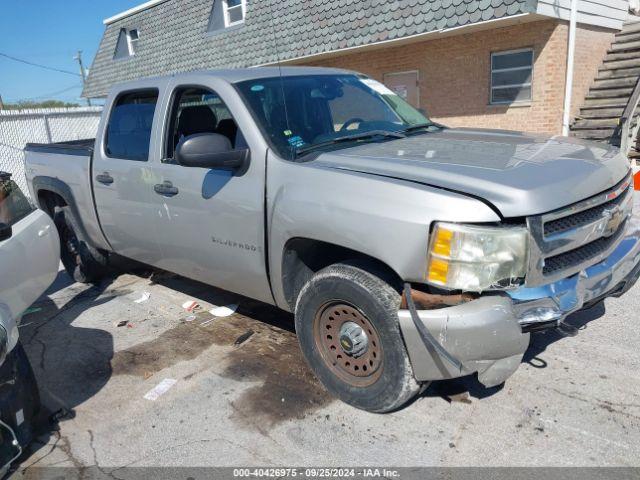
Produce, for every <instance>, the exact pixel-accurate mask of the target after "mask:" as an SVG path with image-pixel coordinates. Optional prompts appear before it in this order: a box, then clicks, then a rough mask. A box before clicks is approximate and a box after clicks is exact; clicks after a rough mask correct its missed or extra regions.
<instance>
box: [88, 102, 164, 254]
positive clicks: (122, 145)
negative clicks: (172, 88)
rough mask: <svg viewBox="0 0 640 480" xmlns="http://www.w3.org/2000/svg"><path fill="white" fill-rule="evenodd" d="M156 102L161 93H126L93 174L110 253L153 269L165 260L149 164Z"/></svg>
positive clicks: (111, 116) (96, 157)
mask: <svg viewBox="0 0 640 480" xmlns="http://www.w3.org/2000/svg"><path fill="white" fill-rule="evenodd" d="M157 101H158V90H157V89H146V90H139V91H133V92H126V93H123V94H121V95H120V96H119V97H118V98H116V99H115V100H114V102H113V108H112V109H111V112H110V114H109V120H108V124H107V125H106V127H105V128H104V129H103V132H104V133H103V135H102V137H100V138H99V139H98V142H96V143H97V144H98V145H101V147H99V148H97V149H96V151H95V152H94V154H93V155H94V159H93V170H92V176H93V179H92V181H93V188H94V192H95V197H96V207H97V211H98V217H99V219H100V224H101V226H102V229H103V231H104V233H105V236H106V237H107V240H109V243H110V244H111V247H112V248H113V250H114V251H115V252H116V253H118V254H120V255H123V256H125V257H128V258H132V259H134V260H138V261H140V262H143V263H147V264H149V265H157V264H158V261H159V257H160V251H159V248H158V245H157V243H156V242H155V238H156V235H155V232H154V230H153V229H154V227H155V222H154V220H155V219H154V215H157V213H156V211H155V203H154V198H153V194H152V192H153V179H152V169H151V165H150V163H149V150H150V144H151V139H152V135H151V133H152V129H153V122H154V115H155V111H156V104H157Z"/></svg>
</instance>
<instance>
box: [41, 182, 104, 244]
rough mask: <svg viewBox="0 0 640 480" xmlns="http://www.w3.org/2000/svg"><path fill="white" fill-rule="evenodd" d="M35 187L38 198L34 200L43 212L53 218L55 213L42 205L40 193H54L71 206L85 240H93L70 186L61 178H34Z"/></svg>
mask: <svg viewBox="0 0 640 480" xmlns="http://www.w3.org/2000/svg"><path fill="white" fill-rule="evenodd" d="M31 183H32V185H33V191H34V193H35V196H36V198H35V199H34V200H35V201H36V202H37V203H38V206H39V207H40V209H41V210H43V211H45V212H47V213H48V214H49V215H51V216H52V217H53V211H51V212H49V211H48V210H47V205H41V204H40V192H52V193H55V194H56V195H58V196H59V197H60V198H62V199H63V200H64V202H65V203H66V204H67V205H68V206H69V208H70V209H71V212H72V213H73V215H74V216H75V218H76V220H77V225H78V228H79V229H80V230H81V232H80V233H81V234H82V236H83V237H84V238H91V237H90V236H89V234H88V233H87V229H86V227H85V225H84V221H83V219H82V215H80V211H79V210H78V205H77V203H76V200H75V198H74V196H73V192H72V191H71V188H69V185H67V184H66V183H64V182H63V181H62V180H60V179H59V178H54V177H48V176H37V177H33V180H32V181H31Z"/></svg>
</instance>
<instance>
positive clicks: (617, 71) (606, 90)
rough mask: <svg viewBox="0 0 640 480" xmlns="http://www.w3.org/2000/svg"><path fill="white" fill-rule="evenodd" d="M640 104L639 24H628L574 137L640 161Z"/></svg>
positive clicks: (577, 122)
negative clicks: (613, 147)
mask: <svg viewBox="0 0 640 480" xmlns="http://www.w3.org/2000/svg"><path fill="white" fill-rule="evenodd" d="M639 102H640V22H629V23H625V25H624V26H623V28H622V31H621V32H620V33H618V34H617V35H616V37H615V41H614V43H613V44H612V45H611V47H610V49H609V50H608V52H607V56H606V57H605V59H604V62H603V64H602V66H601V67H600V69H599V71H598V76H597V77H596V80H595V82H594V83H593V85H592V86H591V89H590V90H589V93H588V95H587V97H586V99H585V102H584V104H583V106H582V108H581V109H580V114H579V115H578V117H577V118H576V120H575V122H574V123H573V125H572V126H571V134H572V135H573V136H576V137H579V138H585V139H589V140H597V141H601V142H607V143H611V144H613V145H616V146H619V147H621V148H622V149H623V150H625V151H626V152H627V153H628V155H629V157H631V158H640V145H639V144H638V128H639V127H640V122H639V121H638V117H639V116H640V110H639V109H638V103H639Z"/></svg>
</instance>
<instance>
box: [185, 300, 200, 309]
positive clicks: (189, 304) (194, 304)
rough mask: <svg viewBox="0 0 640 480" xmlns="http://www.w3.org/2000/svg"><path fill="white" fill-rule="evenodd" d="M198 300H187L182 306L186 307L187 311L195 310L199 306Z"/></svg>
mask: <svg viewBox="0 0 640 480" xmlns="http://www.w3.org/2000/svg"><path fill="white" fill-rule="evenodd" d="M199 306H200V305H198V302H196V301H195V300H187V301H186V302H184V303H183V304H182V308H184V309H185V310H186V311H187V312H193V311H194V310H195V309H196V308H198V307H199Z"/></svg>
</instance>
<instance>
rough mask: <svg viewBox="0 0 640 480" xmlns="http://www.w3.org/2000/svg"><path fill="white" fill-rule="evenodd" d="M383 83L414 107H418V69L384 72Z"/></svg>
mask: <svg viewBox="0 0 640 480" xmlns="http://www.w3.org/2000/svg"><path fill="white" fill-rule="evenodd" d="M384 84H385V85H386V86H387V87H389V89H390V90H392V91H393V92H394V93H395V94H396V95H398V96H399V97H401V98H403V99H404V100H405V101H407V103H409V104H410V105H413V106H414V107H415V108H420V90H419V86H418V71H417V70H416V71H411V72H399V73H386V74H385V75H384Z"/></svg>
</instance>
